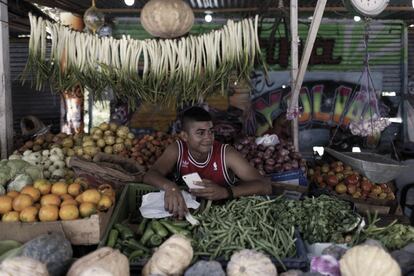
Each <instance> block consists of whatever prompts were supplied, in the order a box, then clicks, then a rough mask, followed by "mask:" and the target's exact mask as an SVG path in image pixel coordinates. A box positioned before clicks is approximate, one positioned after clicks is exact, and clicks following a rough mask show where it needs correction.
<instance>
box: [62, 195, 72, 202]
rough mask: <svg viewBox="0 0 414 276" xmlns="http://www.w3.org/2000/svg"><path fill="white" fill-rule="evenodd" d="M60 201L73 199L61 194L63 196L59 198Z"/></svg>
mask: <svg viewBox="0 0 414 276" xmlns="http://www.w3.org/2000/svg"><path fill="white" fill-rule="evenodd" d="M60 199H61V200H62V201H65V200H67V199H73V197H72V196H71V195H69V194H63V195H61V196H60Z"/></svg>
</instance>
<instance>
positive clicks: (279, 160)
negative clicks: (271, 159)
mask: <svg viewBox="0 0 414 276" xmlns="http://www.w3.org/2000/svg"><path fill="white" fill-rule="evenodd" d="M275 161H276V163H277V164H282V163H283V156H280V155H279V156H277V157H276V158H275Z"/></svg>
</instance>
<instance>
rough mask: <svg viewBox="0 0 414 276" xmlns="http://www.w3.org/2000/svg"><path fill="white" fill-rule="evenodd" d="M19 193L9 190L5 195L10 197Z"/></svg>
mask: <svg viewBox="0 0 414 276" xmlns="http://www.w3.org/2000/svg"><path fill="white" fill-rule="evenodd" d="M19 194H20V193H19V192H17V191H10V192H8V193H7V196H9V197H11V198H15V197H16V196H18V195H19Z"/></svg>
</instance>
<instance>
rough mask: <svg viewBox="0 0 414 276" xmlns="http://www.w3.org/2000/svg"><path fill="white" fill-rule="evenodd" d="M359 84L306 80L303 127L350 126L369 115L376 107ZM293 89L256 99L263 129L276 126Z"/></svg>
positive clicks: (255, 104) (302, 111) (302, 99)
mask: <svg viewBox="0 0 414 276" xmlns="http://www.w3.org/2000/svg"><path fill="white" fill-rule="evenodd" d="M355 86H356V85H355V84H351V83H345V82H339V83H338V82H334V81H322V82H305V83H304V85H303V87H302V88H301V91H300V98H299V99H300V106H301V116H300V117H299V125H300V126H303V127H304V126H308V125H309V124H312V125H315V124H317V125H325V126H337V125H340V126H341V127H343V128H346V127H347V126H348V125H349V123H350V122H351V121H354V120H359V119H360V118H369V117H370V116H371V114H372V110H374V108H376V107H375V106H374V105H375V101H373V100H372V99H371V101H370V99H369V98H368V95H367V93H363V92H360V91H359V89H355ZM289 95H290V89H289V88H286V89H282V88H278V89H274V90H271V91H269V92H267V93H264V94H262V95H260V96H258V97H256V98H255V99H253V100H252V102H253V107H254V108H255V110H256V112H257V114H258V116H259V117H260V118H261V120H260V119H259V120H258V122H259V124H260V126H259V129H260V130H261V131H264V130H265V129H266V126H264V125H267V128H270V127H272V122H273V120H275V119H276V118H277V117H278V116H279V115H280V114H282V113H284V112H285V109H286V106H287V104H286V103H287V101H288V98H289Z"/></svg>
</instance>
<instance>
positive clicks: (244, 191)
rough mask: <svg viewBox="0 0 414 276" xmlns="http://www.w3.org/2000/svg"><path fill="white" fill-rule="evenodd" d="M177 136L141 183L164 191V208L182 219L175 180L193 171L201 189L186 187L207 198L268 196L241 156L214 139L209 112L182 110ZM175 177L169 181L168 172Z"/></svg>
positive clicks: (266, 185) (184, 208)
mask: <svg viewBox="0 0 414 276" xmlns="http://www.w3.org/2000/svg"><path fill="white" fill-rule="evenodd" d="M181 122H182V131H181V133H180V139H178V140H177V141H176V143H173V144H171V145H170V146H168V147H167V148H166V149H165V151H164V153H163V154H162V155H161V156H160V157H159V158H158V160H157V161H156V162H155V163H154V165H153V166H152V167H151V169H149V170H148V172H147V173H146V174H145V176H144V183H146V184H149V185H152V186H154V187H157V188H159V189H161V190H164V191H165V197H164V204H165V209H166V210H168V211H169V212H170V213H173V215H174V216H177V217H179V218H182V217H184V216H185V214H186V213H187V212H188V210H187V206H186V204H185V201H184V198H183V196H182V194H181V191H180V189H179V188H178V185H177V182H178V181H179V180H180V178H181V177H182V176H183V175H186V174H189V173H193V172H197V173H198V174H199V175H200V177H201V178H202V182H201V183H195V184H197V185H198V186H201V187H202V188H199V189H190V192H191V193H192V194H193V195H195V196H197V197H202V198H205V199H210V200H223V199H232V198H238V197H242V196H249V195H268V194H271V192H272V188H271V184H270V181H268V180H267V179H265V178H264V177H263V176H261V175H260V173H259V172H258V171H257V170H256V169H255V168H254V167H252V166H251V165H250V164H249V163H248V162H247V160H245V159H244V158H243V157H242V155H241V154H240V153H239V152H237V151H236V150H235V149H233V148H232V147H231V146H229V145H226V144H221V143H219V142H217V141H215V140H214V132H213V122H212V118H211V116H210V114H209V113H208V112H207V111H205V110H204V109H203V108H201V107H196V106H194V107H191V108H189V109H187V110H185V111H184V112H183V114H182V118H181ZM174 172H175V173H176V175H177V176H178V178H177V179H176V181H175V182H174V181H171V180H169V179H168V178H167V175H169V174H170V173H174Z"/></svg>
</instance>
